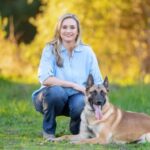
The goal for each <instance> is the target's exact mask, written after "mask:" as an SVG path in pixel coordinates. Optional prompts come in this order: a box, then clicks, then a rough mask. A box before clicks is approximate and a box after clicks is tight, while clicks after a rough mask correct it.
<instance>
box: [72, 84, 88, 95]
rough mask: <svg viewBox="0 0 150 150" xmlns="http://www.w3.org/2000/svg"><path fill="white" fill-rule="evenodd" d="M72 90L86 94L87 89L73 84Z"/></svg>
mask: <svg viewBox="0 0 150 150" xmlns="http://www.w3.org/2000/svg"><path fill="white" fill-rule="evenodd" d="M72 88H73V89H75V90H77V91H80V92H82V93H83V94H85V87H84V86H81V85H78V84H76V83H73V85H72Z"/></svg>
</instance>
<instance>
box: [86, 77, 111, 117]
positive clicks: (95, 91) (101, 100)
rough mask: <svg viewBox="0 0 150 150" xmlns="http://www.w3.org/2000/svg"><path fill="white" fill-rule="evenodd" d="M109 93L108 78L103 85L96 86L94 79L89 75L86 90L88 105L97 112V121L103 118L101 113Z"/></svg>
mask: <svg viewBox="0 0 150 150" xmlns="http://www.w3.org/2000/svg"><path fill="white" fill-rule="evenodd" d="M108 91H109V89H108V78H107V77H105V79H104V81H103V84H101V85H94V80H93V77H92V75H89V77H88V80H87V88H86V97H87V103H88V104H89V105H90V107H91V108H92V110H93V111H94V112H95V116H96V118H97V119H100V118H101V117H102V114H101V111H102V108H103V106H104V105H105V103H106V101H107V93H108Z"/></svg>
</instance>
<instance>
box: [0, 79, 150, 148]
mask: <svg viewBox="0 0 150 150" xmlns="http://www.w3.org/2000/svg"><path fill="white" fill-rule="evenodd" d="M38 87H39V85H38V84H25V83H23V82H14V81H9V80H6V79H3V78H1V79H0V93H1V94H0V149H4V150H7V149H8V150H9V149H10V150H38V149H39V150H40V149H42V150H49V149H51V150H64V149H66V150H67V149H71V150H76V149H77V150H97V149H99V150H101V149H102V150H105V149H106V150H115V149H119V150H130V149H136V150H148V149H150V144H147V143H146V144H126V145H117V144H110V145H106V146H102V145H98V144H95V145H91V144H86V145H72V144H69V143H67V142H61V143H45V144H43V145H41V142H43V139H42V116H41V114H39V113H38V112H36V111H35V109H34V107H33V105H32V101H31V93H32V92H33V90H35V89H37V88H38ZM109 97H110V101H111V102H112V103H113V104H115V105H117V106H118V107H120V108H122V109H125V110H132V111H138V112H145V113H148V114H150V85H142V84H139V85H133V86H125V87H121V86H118V85H111V87H110V93H109ZM57 125H58V126H57V131H56V135H57V136H60V135H63V134H69V128H68V125H69V118H67V117H58V118H57ZM135 128H136V127H135Z"/></svg>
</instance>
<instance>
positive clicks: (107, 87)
mask: <svg viewBox="0 0 150 150" xmlns="http://www.w3.org/2000/svg"><path fill="white" fill-rule="evenodd" d="M103 85H104V87H105V88H106V90H107V92H109V81H108V77H107V76H106V77H105V79H104V82H103Z"/></svg>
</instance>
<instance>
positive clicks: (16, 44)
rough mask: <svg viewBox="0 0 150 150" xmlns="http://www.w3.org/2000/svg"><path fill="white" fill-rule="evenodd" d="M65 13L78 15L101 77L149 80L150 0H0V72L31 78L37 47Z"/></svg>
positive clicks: (34, 78) (131, 81)
mask: <svg viewBox="0 0 150 150" xmlns="http://www.w3.org/2000/svg"><path fill="white" fill-rule="evenodd" d="M68 12H69V13H74V14H76V15H77V16H78V18H79V20H80V22H81V27H82V37H83V42H84V43H86V44H89V45H90V46H91V47H92V48H93V50H94V51H95V53H96V56H97V59H98V61H99V65H100V68H101V72H102V74H103V76H105V75H107V76H108V77H109V80H110V81H111V82H112V83H117V84H121V85H127V84H135V83H139V82H142V83H150V0H111V1H108V0H77V1H76V0H63V1H61V0H0V76H1V77H5V78H9V79H10V80H13V79H19V80H23V79H25V81H26V82H31V83H37V82H38V79H37V69H38V64H39V60H40V57H41V53H42V49H43V47H44V46H45V44H46V43H47V42H49V41H51V39H52V37H53V34H54V29H55V25H56V23H57V20H58V18H59V17H60V16H61V15H62V14H65V13H68Z"/></svg>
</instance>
